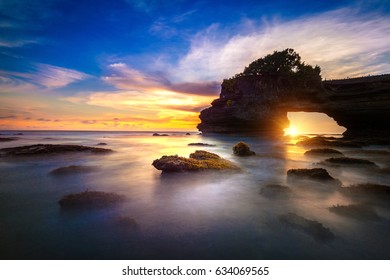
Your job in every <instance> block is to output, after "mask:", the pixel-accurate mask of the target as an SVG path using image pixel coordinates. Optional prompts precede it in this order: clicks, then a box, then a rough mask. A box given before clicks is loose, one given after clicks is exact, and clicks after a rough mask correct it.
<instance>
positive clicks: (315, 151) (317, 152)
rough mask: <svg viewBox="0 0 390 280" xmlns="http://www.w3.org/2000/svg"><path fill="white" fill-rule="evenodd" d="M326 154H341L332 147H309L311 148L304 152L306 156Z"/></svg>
mask: <svg viewBox="0 0 390 280" xmlns="http://www.w3.org/2000/svg"><path fill="white" fill-rule="evenodd" d="M328 154H335V155H343V153H342V152H340V151H337V150H334V149H329V148H323V149H311V150H309V151H307V152H305V155H306V156H315V155H328Z"/></svg>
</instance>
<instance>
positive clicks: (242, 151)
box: [233, 142, 256, 157]
mask: <svg viewBox="0 0 390 280" xmlns="http://www.w3.org/2000/svg"><path fill="white" fill-rule="evenodd" d="M233 154H234V155H235V156H240V157H243V156H253V155H256V153H255V152H253V151H251V149H250V147H249V145H248V144H246V143H244V142H238V143H237V144H236V145H234V146H233Z"/></svg>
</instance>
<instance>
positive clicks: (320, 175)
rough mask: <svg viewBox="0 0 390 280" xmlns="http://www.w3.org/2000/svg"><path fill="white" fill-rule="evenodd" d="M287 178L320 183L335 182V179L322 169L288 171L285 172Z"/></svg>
mask: <svg viewBox="0 0 390 280" xmlns="http://www.w3.org/2000/svg"><path fill="white" fill-rule="evenodd" d="M287 177H289V178H300V179H310V180H320V181H335V180H336V179H335V178H333V177H332V176H330V175H329V173H328V171H327V170H326V169H324V168H312V169H290V170H288V171H287Z"/></svg>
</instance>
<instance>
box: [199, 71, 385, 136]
mask: <svg viewBox="0 0 390 280" xmlns="http://www.w3.org/2000/svg"><path fill="white" fill-rule="evenodd" d="M211 105H212V106H211V107H209V108H207V109H204V110H203V111H202V112H201V113H200V116H199V117H200V119H201V123H200V124H199V125H198V129H199V130H200V131H202V133H204V134H208V133H224V134H256V135H260V136H280V135H283V129H284V128H286V127H288V126H289V120H288V118H287V113H288V112H318V113H325V114H327V115H328V116H330V117H332V118H333V119H334V120H335V121H336V122H337V123H338V124H339V125H340V126H344V127H345V128H347V131H346V132H345V133H344V136H345V137H346V138H348V137H351V138H356V137H389V136H390V124H389V120H390V74H385V75H378V76H368V77H361V78H352V79H341V80H329V81H323V82H322V86H320V87H316V88H291V87H290V88H288V89H284V90H281V91H280V90H278V89H276V88H275V87H272V86H269V83H267V81H265V80H262V79H261V77H258V76H238V77H235V78H232V79H228V80H225V81H224V82H223V83H222V88H221V93H220V97H219V98H218V99H216V100H214V101H213V102H212V103H211Z"/></svg>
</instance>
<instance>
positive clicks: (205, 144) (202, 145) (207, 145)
mask: <svg viewBox="0 0 390 280" xmlns="http://www.w3.org/2000/svg"><path fill="white" fill-rule="evenodd" d="M188 146H200V147H215V145H213V144H207V143H189V144H188Z"/></svg>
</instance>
